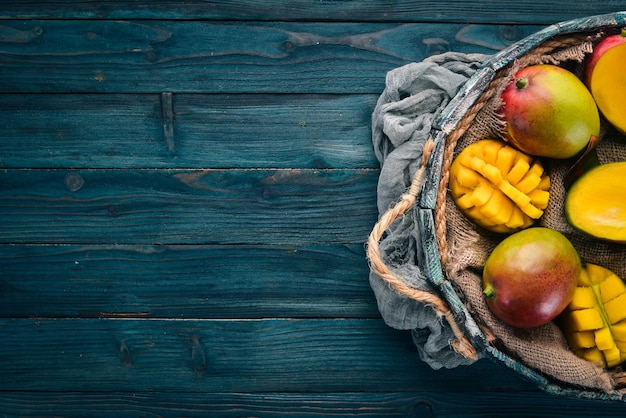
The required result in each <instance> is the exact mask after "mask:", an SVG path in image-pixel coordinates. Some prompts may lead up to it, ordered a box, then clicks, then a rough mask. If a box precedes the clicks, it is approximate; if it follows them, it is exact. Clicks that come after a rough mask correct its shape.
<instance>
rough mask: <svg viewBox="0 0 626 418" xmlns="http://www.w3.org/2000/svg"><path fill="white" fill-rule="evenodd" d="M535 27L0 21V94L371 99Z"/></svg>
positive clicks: (497, 47) (499, 45)
mask: <svg viewBox="0 0 626 418" xmlns="http://www.w3.org/2000/svg"><path fill="white" fill-rule="evenodd" d="M538 28H539V27H538V26H498V25H464V24H442V23H432V24H411V23H406V24H379V23H328V24H323V25H319V24H315V23H284V22H281V23H267V22H244V23H239V22H208V21H167V22H163V21H109V20H41V21H33V20H23V21H16V20H11V21H2V22H0V30H2V31H4V32H5V33H6V35H5V39H4V42H3V48H2V50H1V51H0V61H2V64H3V65H2V66H0V91H3V92H15V93H26V92H30V93H40V92H46V93H53V92H57V93H58V92H63V93H65V92H81V93H102V92H107V93H111V92H125V93H126V92H135V93H161V92H173V93H182V92H187V93H249V92H255V93H291V94H295V93H348V94H354V93H370V94H380V92H381V91H382V89H383V88H384V76H385V73H386V72H387V71H389V70H391V69H393V68H395V67H398V66H400V65H404V64H407V63H409V62H413V61H420V60H422V59H424V58H426V57H428V56H430V55H434V54H438V53H442V52H446V51H457V52H482V53H488V54H493V53H494V52H495V51H497V50H500V49H502V48H504V47H506V46H507V45H510V44H511V43H513V42H515V41H516V40H518V39H520V38H522V37H523V36H525V35H528V34H530V33H532V32H534V31H535V30H537V29H538Z"/></svg>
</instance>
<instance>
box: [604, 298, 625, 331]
mask: <svg viewBox="0 0 626 418" xmlns="http://www.w3.org/2000/svg"><path fill="white" fill-rule="evenodd" d="M604 310H605V312H606V316H607V317H608V318H609V321H610V323H611V324H614V323H616V322H619V321H621V320H622V319H626V293H623V294H621V295H619V296H618V297H616V298H613V299H611V300H610V301H608V302H606V303H605V304H604Z"/></svg>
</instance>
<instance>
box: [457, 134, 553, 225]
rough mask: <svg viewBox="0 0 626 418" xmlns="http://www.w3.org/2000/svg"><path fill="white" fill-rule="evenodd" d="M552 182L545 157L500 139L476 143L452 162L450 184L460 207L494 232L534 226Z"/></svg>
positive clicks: (541, 211)
mask: <svg viewBox="0 0 626 418" xmlns="http://www.w3.org/2000/svg"><path fill="white" fill-rule="evenodd" d="M518 183H519V184H518ZM549 188H550V179H549V177H548V176H547V174H545V173H544V169H543V167H542V165H541V163H540V161H539V160H535V159H534V158H533V157H530V156H529V155H527V154H524V153H523V152H521V151H518V150H517V149H515V148H513V147H511V146H509V145H508V144H506V143H504V142H502V141H498V140H493V139H484V140H481V141H477V142H475V143H473V144H470V145H469V146H467V147H466V148H465V149H464V150H462V151H461V152H460V153H459V155H458V156H457V157H456V158H455V159H454V161H453V162H452V165H451V166H450V181H449V189H450V194H451V195H452V197H453V199H454V201H455V202H456V204H457V207H458V208H459V209H460V210H461V211H462V212H463V213H465V215H466V216H468V217H469V218H470V219H472V220H473V221H474V222H475V223H477V224H478V225H480V226H482V227H483V228H486V229H489V230H491V231H494V232H502V233H510V232H515V231H517V230H519V229H522V228H526V227H529V226H531V225H532V224H533V222H534V221H535V220H536V219H539V218H540V217H541V216H542V215H543V210H544V209H545V208H546V206H547V205H548V200H549V196H550V193H549Z"/></svg>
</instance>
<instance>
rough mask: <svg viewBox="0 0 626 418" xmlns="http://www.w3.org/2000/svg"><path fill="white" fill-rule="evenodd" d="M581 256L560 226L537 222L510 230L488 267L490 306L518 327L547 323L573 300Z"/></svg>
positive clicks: (485, 276) (485, 283) (486, 287)
mask: <svg viewBox="0 0 626 418" xmlns="http://www.w3.org/2000/svg"><path fill="white" fill-rule="evenodd" d="M580 271H581V261H580V256H579V255H578V252H577V251H576V249H575V248H574V246H573V245H572V243H571V242H570V241H569V240H568V239H567V238H566V237H565V236H564V235H563V234H561V233H560V232H558V231H556V230H554V229H550V228H545V227H533V228H528V229H524V230H522V231H519V232H516V233H514V234H512V235H509V236H508V237H506V238H505V239H504V240H502V241H501V242H500V243H499V244H498V245H497V246H496V247H495V248H494V250H493V251H492V252H491V254H490V255H489V257H488V258H487V261H486V262H485V266H484V268H483V277H482V284H483V294H484V295H485V298H486V302H487V306H488V307H489V309H490V310H491V312H492V313H493V314H494V315H495V316H496V317H497V318H498V319H500V320H501V321H503V322H505V323H507V324H509V325H511V326H513V327H517V328H531V327H537V326H540V325H544V324H546V323H548V322H549V321H551V320H553V319H554V318H555V317H557V316H558V315H559V314H560V313H561V312H562V311H563V310H564V309H565V308H566V307H567V305H568V304H569V303H570V301H571V300H572V296H573V294H574V289H575V287H576V283H577V281H578V277H579V276H580Z"/></svg>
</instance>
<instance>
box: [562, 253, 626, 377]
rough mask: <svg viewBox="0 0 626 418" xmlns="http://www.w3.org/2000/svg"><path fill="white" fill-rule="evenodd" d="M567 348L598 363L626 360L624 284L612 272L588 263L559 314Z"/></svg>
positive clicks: (606, 365)
mask: <svg viewBox="0 0 626 418" xmlns="http://www.w3.org/2000/svg"><path fill="white" fill-rule="evenodd" d="M559 325H560V327H561V329H562V330H563V334H564V335H565V338H566V339H567V341H568V343H569V345H570V348H571V349H572V351H573V352H574V353H576V354H577V355H578V356H580V357H582V358H584V359H586V360H589V361H591V362H593V363H596V364H598V365H599V366H601V367H613V366H616V365H618V364H620V363H622V362H623V361H624V360H626V285H625V284H624V282H623V281H622V279H620V278H619V277H618V276H617V275H616V274H615V273H614V272H612V271H611V270H609V269H607V268H604V267H601V266H598V265H596V264H589V263H588V264H587V265H586V266H585V268H584V269H583V270H582V271H581V274H580V277H579V279H578V284H577V286H576V289H575V290H574V296H573V298H572V301H571V302H570V304H569V305H568V306H567V308H566V309H565V311H564V312H563V315H562V316H561V317H560V318H559Z"/></svg>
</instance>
